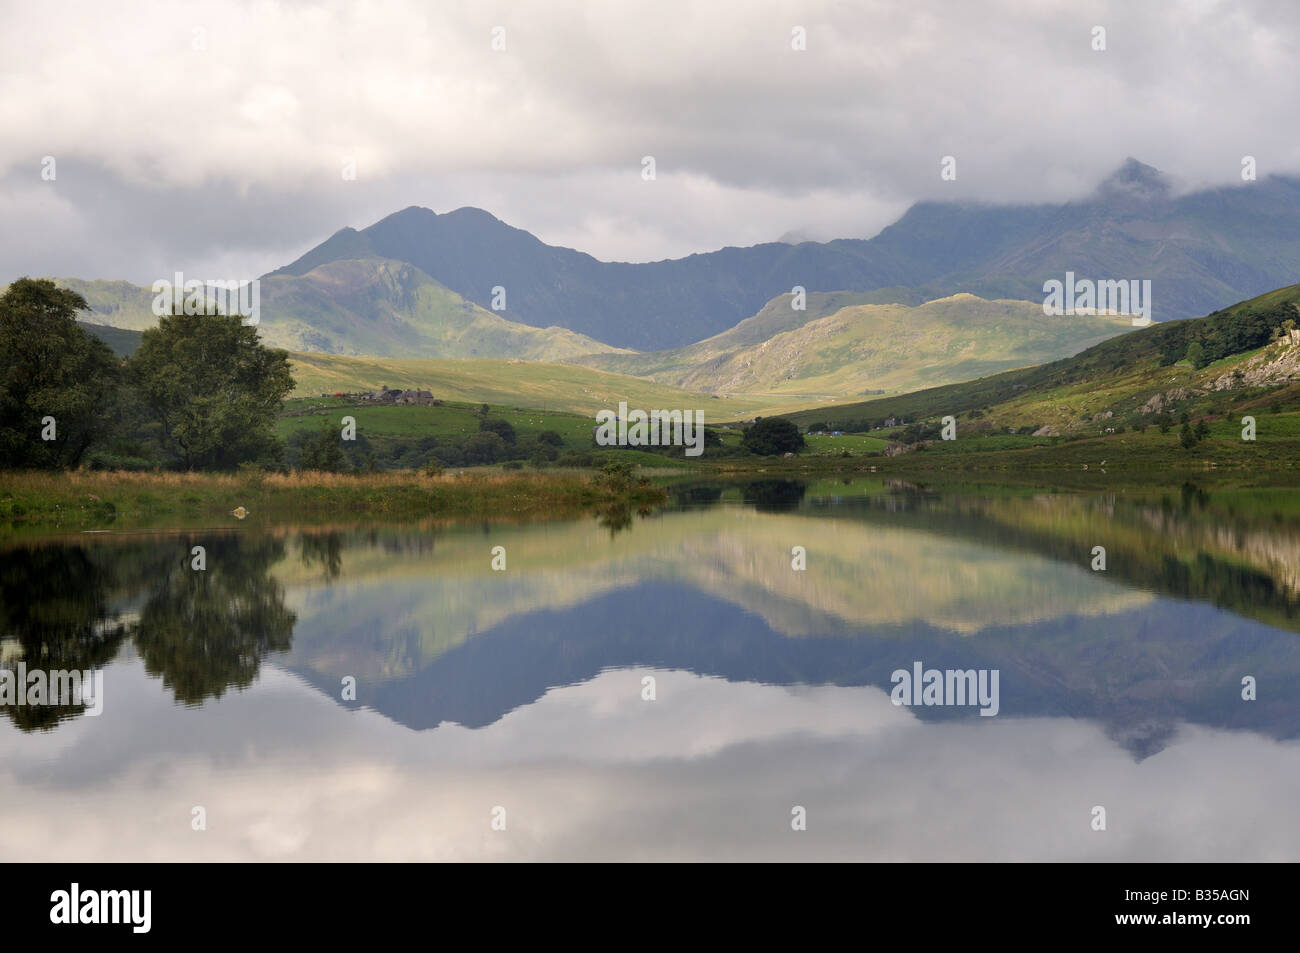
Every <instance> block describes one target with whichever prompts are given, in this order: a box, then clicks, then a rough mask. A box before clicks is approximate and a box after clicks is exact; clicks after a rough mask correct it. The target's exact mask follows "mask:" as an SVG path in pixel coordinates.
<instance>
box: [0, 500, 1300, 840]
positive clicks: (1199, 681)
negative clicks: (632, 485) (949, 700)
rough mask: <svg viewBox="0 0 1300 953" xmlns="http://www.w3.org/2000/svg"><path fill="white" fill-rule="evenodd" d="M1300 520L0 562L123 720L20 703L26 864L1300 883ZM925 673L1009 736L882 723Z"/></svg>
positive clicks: (976, 506) (592, 523)
mask: <svg viewBox="0 0 1300 953" xmlns="http://www.w3.org/2000/svg"><path fill="white" fill-rule="evenodd" d="M1295 495H1296V494H1295V493H1294V491H1271V492H1265V491H1226V490H1224V491H1215V490H1206V489H1201V488H1198V487H1195V486H1190V485H1188V486H1184V487H1183V488H1182V489H1181V490H1175V491H1171V492H1166V493H1160V492H1154V493H1151V492H1137V491H1130V492H1126V493H1125V492H1121V493H1108V494H1098V493H1070V494H1050V493H1040V492H1033V491H1026V490H1006V489H993V488H976V487H964V488H938V489H936V488H927V487H923V486H916V485H911V484H906V483H882V482H879V481H875V482H862V481H859V482H852V483H839V482H834V483H833V482H816V483H809V484H801V483H794V482H782V481H775V480H773V481H763V482H759V483H754V484H750V485H748V486H732V487H721V486H711V485H707V484H699V485H693V486H682V487H679V488H677V489H676V490H675V491H674V504H673V505H672V506H670V507H668V508H666V509H664V510H662V511H659V512H657V513H654V514H650V515H647V516H640V515H637V514H629V513H605V514H602V515H601V516H599V517H588V518H582V519H573V520H565V521H556V522H551V523H535V524H529V525H524V526H510V525H499V524H494V525H476V526H460V527H455V528H439V529H418V528H402V527H393V526H386V527H365V528H347V529H339V530H337V531H329V530H323V529H316V530H302V531H299V530H285V531H271V532H267V531H264V530H259V529H257V528H255V527H249V526H239V527H238V528H237V529H233V530H229V531H227V530H213V531H210V532H188V533H185V534H149V535H143V534H136V535H127V534H121V535H119V534H106V535H105V534H100V535H89V534H86V535H80V536H76V537H71V538H68V537H64V538H62V539H60V540H58V541H52V542H45V543H39V544H36V543H24V544H21V545H18V544H13V543H11V544H7V545H5V546H3V547H0V622H2V624H3V630H2V632H0V634H2V635H3V638H4V641H3V644H2V645H0V649H2V655H3V664H4V665H5V666H6V667H9V668H11V669H12V668H15V667H16V666H17V664H18V663H19V662H20V661H22V662H24V663H25V664H26V665H27V666H28V667H29V668H30V667H35V666H38V665H39V666H41V667H43V668H45V669H73V668H76V669H96V668H99V669H102V670H103V673H104V675H103V680H104V698H103V710H102V713H101V714H99V715H98V716H91V715H87V714H86V713H85V712H84V711H82V710H80V709H79V708H77V707H75V706H64V707H34V706H17V705H9V706H6V707H3V708H0V711H2V712H3V714H4V715H5V717H4V718H3V719H0V765H2V767H0V823H2V824H3V830H4V831H5V836H4V838H3V841H2V842H0V857H3V859H5V860H20V859H47V860H101V859H106V860H119V859H171V858H175V859H182V860H183V859H193V860H242V859H266V860H280V859H284V860H290V859H295V860H296V859H310V860H315V859H325V860H345V859H533V858H538V859H541V858H549V859H589V858H590V859H597V858H613V859H620V858H628V859H691V858H699V859H811V858H825V859H849V858H863V859H891V860H892V859H987V860H1021V859H1079V860H1167V859H1206V860H1246V859H1270V860H1297V859H1300V821H1297V813H1296V805H1297V804H1298V803H1300V745H1298V744H1297V740H1296V738H1297V734H1300V633H1298V632H1297V630H1300V594H1298V590H1300V512H1298V510H1297V507H1296V505H1295V504H1294V503H1293V502H1292V498H1293V497H1294V496H1295ZM195 545H202V546H204V547H205V549H206V558H207V569H206V571H203V572H196V571H194V570H193V569H192V568H190V561H191V558H192V557H191V547H193V546H195ZM497 546H501V547H504V549H505V558H506V569H505V571H503V572H498V571H493V570H492V568H491V562H492V558H493V557H492V550H493V547H497ZM1097 546H1102V547H1105V549H1106V569H1105V570H1104V571H1094V570H1093V569H1092V568H1091V566H1092V563H1093V561H1094V559H1095V556H1094V555H1093V551H1094V547H1097ZM794 547H803V548H804V549H805V550H806V553H807V569H806V570H805V571H802V572H800V571H795V570H793V569H792V568H791V561H792V549H793V548H794ZM918 662H919V663H921V664H922V666H923V667H924V668H925V669H929V668H936V669H941V670H943V669H961V670H968V669H975V670H986V671H989V672H993V671H996V672H997V673H998V687H999V699H998V713H997V715H996V716H993V717H986V716H981V715H980V714H979V709H978V707H975V706H971V705H965V706H938V705H933V706H912V707H908V706H897V705H894V704H892V702H891V698H890V692H891V689H892V688H893V685H892V683H891V675H892V673H894V672H895V671H896V670H900V669H901V670H906V671H911V670H912V669H913V666H914V664H915V663H918ZM1247 677H1250V678H1253V679H1255V681H1256V692H1257V698H1256V700H1254V701H1247V700H1243V698H1242V693H1243V679H1244V678H1247ZM647 678H652V679H653V683H652V684H653V690H654V698H653V700H647V699H646V698H645V697H644V696H645V695H646V694H647V692H648V689H647V687H646V686H647V681H646V679H647ZM348 679H355V700H353V699H352V698H350V697H345V696H346V695H347V694H348V693H347V692H346V690H345V684H349V682H347V681H346V680H348ZM1097 806H1101V807H1104V808H1105V812H1106V830H1104V831H1096V830H1093V829H1092V823H1093V816H1094V813H1093V812H1094V808H1095V807H1097ZM196 807H201V808H202V809H203V812H204V815H205V817H206V829H205V830H194V829H193V822H192V818H193V817H194V809H195V808H196ZM796 807H799V808H803V810H804V812H805V813H806V819H807V829H806V830H802V831H796V830H793V829H792V818H793V817H794V814H793V813H792V812H793V811H794V809H795V808H796ZM498 809H503V811H502V810H498ZM503 816H504V821H505V830H494V829H493V820H494V817H495V818H498V819H500V818H502V817H503Z"/></svg>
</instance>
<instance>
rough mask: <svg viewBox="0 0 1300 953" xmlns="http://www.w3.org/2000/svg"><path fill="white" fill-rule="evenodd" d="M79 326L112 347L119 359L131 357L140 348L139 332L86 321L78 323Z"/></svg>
mask: <svg viewBox="0 0 1300 953" xmlns="http://www.w3.org/2000/svg"><path fill="white" fill-rule="evenodd" d="M77 325H78V326H79V327H80V328H81V329H82V330H83V331H88V332H90V333H91V334H93V335H94V336H95V337H97V338H99V339H100V340H101V341H103V342H104V343H105V344H107V345H108V346H109V347H111V348H112V349H113V353H115V354H116V355H117V356H118V357H130V356H131V355H132V354H134V353H135V349H136V348H138V347H139V346H140V332H139V331H126V330H123V329H122V328H112V327H109V326H108V325H105V324H88V323H86V322H85V321H78V322H77Z"/></svg>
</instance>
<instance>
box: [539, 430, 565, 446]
mask: <svg viewBox="0 0 1300 953" xmlns="http://www.w3.org/2000/svg"><path fill="white" fill-rule="evenodd" d="M537 442H538V443H544V444H548V445H549V446H552V447H563V446H564V438H563V437H561V436H560V435H559V434H558V433H557V432H556V431H554V430H543V431H542V432H541V433H539V434H538V435H537Z"/></svg>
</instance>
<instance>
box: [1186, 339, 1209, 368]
mask: <svg viewBox="0 0 1300 953" xmlns="http://www.w3.org/2000/svg"><path fill="white" fill-rule="evenodd" d="M1183 360H1185V361H1186V362H1187V363H1188V364H1190V365H1192V367H1197V368H1199V367H1202V366H1204V364H1205V363H1206V361H1205V348H1204V347H1202V346H1201V342H1200V341H1193V342H1192V343H1191V344H1189V345H1187V356H1186V357H1184V358H1183Z"/></svg>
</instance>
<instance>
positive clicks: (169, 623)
mask: <svg viewBox="0 0 1300 953" xmlns="http://www.w3.org/2000/svg"><path fill="white" fill-rule="evenodd" d="M203 545H204V546H205V547H206V549H207V569H206V570H204V571H196V570H194V569H192V568H191V566H190V562H189V560H188V558H186V559H181V560H172V561H171V563H170V565H168V566H165V567H161V579H160V581H159V583H158V585H157V587H156V588H155V590H154V592H153V595H152V596H150V598H149V600H148V602H146V603H145V606H144V609H143V610H142V611H141V613H140V624H139V627H138V629H137V631H136V635H135V647H136V651H138V652H139V653H140V656H141V658H142V659H143V660H144V665H145V670H146V671H147V672H148V673H149V674H150V675H155V676H161V677H162V680H163V684H164V685H166V686H167V687H168V688H170V689H171V691H172V694H173V695H174V696H175V697H176V700H177V701H180V702H184V703H185V704H187V705H197V704H199V703H200V702H202V701H203V700H204V699H206V698H220V697H221V695H222V694H224V693H225V691H226V689H228V688H232V687H233V688H247V687H248V686H249V685H251V684H252V683H253V680H254V679H255V678H256V677H257V673H258V670H259V668H260V666H261V661H262V659H263V658H264V657H265V656H266V654H267V653H268V652H274V651H286V650H287V649H288V648H289V645H290V642H291V640H292V636H293V626H294V623H295V622H296V621H297V617H296V616H295V615H294V613H293V612H292V611H290V610H289V609H288V608H287V607H286V606H285V604H284V589H283V587H282V586H281V585H280V584H279V582H277V581H276V580H275V579H274V578H273V577H272V576H271V574H270V567H271V565H272V564H273V563H275V562H276V561H278V560H280V559H282V558H283V557H284V544H283V543H282V542H280V541H279V540H275V539H267V538H261V539H254V540H244V539H241V538H239V537H228V538H225V539H221V538H218V539H209V540H206V541H205V542H204V544H203ZM181 551H182V552H184V553H187V554H188V553H189V545H188V543H186V544H185V545H184V548H183V550H181Z"/></svg>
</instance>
